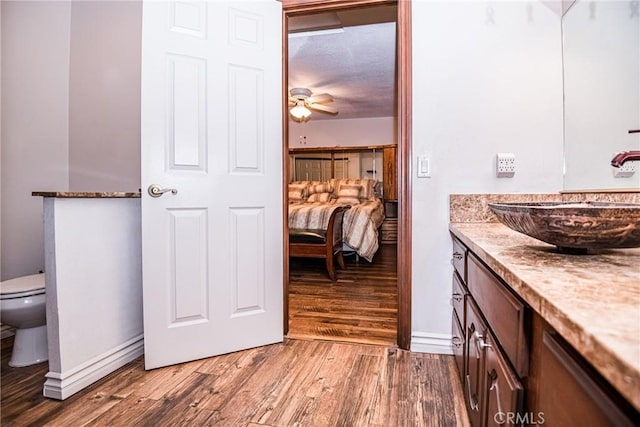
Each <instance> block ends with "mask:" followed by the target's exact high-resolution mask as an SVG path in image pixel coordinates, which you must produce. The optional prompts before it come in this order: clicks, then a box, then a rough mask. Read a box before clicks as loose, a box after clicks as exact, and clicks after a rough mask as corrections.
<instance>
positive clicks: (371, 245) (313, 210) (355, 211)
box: [289, 199, 384, 262]
mask: <svg viewBox="0 0 640 427" xmlns="http://www.w3.org/2000/svg"><path fill="white" fill-rule="evenodd" d="M337 206H339V205H338V204H337V203H336V201H335V200H331V201H329V202H314V203H308V202H301V203H291V204H290V205H289V228H311V229H323V230H326V228H327V224H328V223H329V217H330V216H331V213H332V212H333V210H334V209H335V208H336V207H337ZM383 220H384V208H383V206H382V202H381V201H380V199H373V200H366V201H364V202H361V203H360V204H357V205H353V206H351V209H349V210H348V211H346V212H345V214H344V218H343V220H342V239H343V241H344V243H346V244H347V245H348V246H350V247H351V248H353V249H354V250H355V251H356V253H357V254H358V255H360V256H361V257H362V258H364V259H366V260H367V261H369V262H371V261H372V260H373V256H374V255H375V253H376V251H377V250H378V227H380V225H381V224H382V221H383Z"/></svg>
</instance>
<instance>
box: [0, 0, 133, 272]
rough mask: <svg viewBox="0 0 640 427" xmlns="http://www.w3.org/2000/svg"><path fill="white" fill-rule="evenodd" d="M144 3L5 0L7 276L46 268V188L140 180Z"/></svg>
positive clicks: (97, 187)
mask: <svg viewBox="0 0 640 427" xmlns="http://www.w3.org/2000/svg"><path fill="white" fill-rule="evenodd" d="M141 13H142V3H141V2H140V1H126V2H119V1H105V2H99V1H91V2H64V1H46V2H40V1H34V2H22V1H3V2H2V27H1V32H2V55H3V58H2V59H3V61H2V70H1V76H2V91H1V96H2V98H1V99H2V130H1V134H2V147H1V156H0V157H1V161H2V165H1V185H2V192H1V197H2V204H1V208H0V209H1V215H0V216H1V233H0V234H1V238H0V241H1V246H2V248H3V250H2V261H1V263H0V264H1V265H2V269H1V273H2V274H1V276H0V279H1V280H6V279H10V278H13V277H18V276H22V275H26V274H32V273H37V272H38V271H40V270H43V269H44V240H43V231H42V199H41V198H39V197H32V196H31V192H32V191H35V190H45V191H66V190H73V191H137V190H138V188H140V49H141V47H140V38H141V25H142V20H141Z"/></svg>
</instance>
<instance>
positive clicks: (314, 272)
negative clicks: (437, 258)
mask: <svg viewBox="0 0 640 427" xmlns="http://www.w3.org/2000/svg"><path fill="white" fill-rule="evenodd" d="M396 260H397V254H396V245H380V249H379V250H378V252H377V253H376V255H375V257H374V259H373V262H372V263H369V262H368V261H366V260H364V259H360V261H359V262H357V261H356V259H355V256H347V257H345V264H346V268H345V269H344V270H342V269H340V268H339V267H338V268H337V269H336V274H337V281H335V282H332V281H331V279H329V276H328V275H327V269H326V267H325V262H324V260H322V259H311V258H306V259H305V258H292V259H291V261H290V264H289V333H288V334H287V336H288V337H290V338H302V339H324V340H331V341H344V342H357V343H364V344H378V345H387V346H389V345H391V346H392V345H396V343H397V317H398V280H397V262H396Z"/></svg>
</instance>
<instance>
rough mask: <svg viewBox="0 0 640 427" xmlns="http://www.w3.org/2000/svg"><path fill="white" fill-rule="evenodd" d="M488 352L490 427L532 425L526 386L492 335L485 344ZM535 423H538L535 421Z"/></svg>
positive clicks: (487, 378)
mask: <svg viewBox="0 0 640 427" xmlns="http://www.w3.org/2000/svg"><path fill="white" fill-rule="evenodd" d="M482 345H484V348H485V351H486V367H485V375H486V377H485V386H484V398H485V402H486V412H485V416H484V418H485V421H486V424H485V425H486V426H503V425H514V424H516V425H521V424H523V423H524V424H530V423H532V420H529V419H527V417H529V416H530V415H529V414H524V413H522V401H523V387H522V384H521V383H520V380H519V379H518V377H517V376H516V373H515V372H514V371H513V369H512V368H511V366H509V364H508V363H507V361H506V359H505V356H504V354H502V352H501V351H500V349H499V348H498V346H497V344H496V340H495V338H494V337H493V335H492V334H491V333H489V334H488V336H487V338H486V342H485V343H482ZM533 421H535V420H533Z"/></svg>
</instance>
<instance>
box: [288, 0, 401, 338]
mask: <svg viewBox="0 0 640 427" xmlns="http://www.w3.org/2000/svg"><path fill="white" fill-rule="evenodd" d="M390 4H397V6H398V19H397V24H396V25H397V44H398V46H399V48H398V53H397V55H398V57H397V59H398V82H397V87H398V196H399V201H398V218H399V224H398V273H397V274H398V338H397V339H398V347H400V348H402V349H405V350H409V349H410V347H411V270H412V268H411V199H410V198H411V2H410V1H408V0H402V1H395V0H282V20H283V21H282V22H283V26H282V44H283V58H282V68H283V73H282V76H283V87H284V88H286V87H287V82H288V74H287V62H288V57H289V56H288V50H287V49H288V44H287V42H288V39H287V18H288V17H289V16H295V15H299V14H303V13H313V12H325V11H330V10H337V9H348V8H354V7H371V6H378V5H390ZM282 105H283V115H282V123H283V125H282V126H283V148H282V159H283V165H288V161H289V159H288V155H289V143H288V142H289V124H288V109H287V105H288V97H287V94H286V91H283V99H282ZM288 169H289V168H288V167H287V168H284V173H283V209H284V212H285V214H284V215H283V223H284V227H283V230H284V235H283V236H282V239H283V241H284V242H288V241H289V229H288V215H287V214H286V212H287V210H288V206H287V191H286V189H287V184H288V182H289V171H288ZM283 254H284V262H283V265H284V333H285V334H286V333H287V332H288V330H289V323H288V321H289V305H288V291H289V251H288V245H286V244H285V245H284V251H283Z"/></svg>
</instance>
